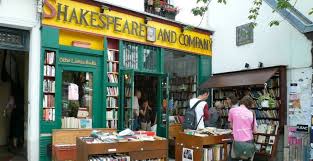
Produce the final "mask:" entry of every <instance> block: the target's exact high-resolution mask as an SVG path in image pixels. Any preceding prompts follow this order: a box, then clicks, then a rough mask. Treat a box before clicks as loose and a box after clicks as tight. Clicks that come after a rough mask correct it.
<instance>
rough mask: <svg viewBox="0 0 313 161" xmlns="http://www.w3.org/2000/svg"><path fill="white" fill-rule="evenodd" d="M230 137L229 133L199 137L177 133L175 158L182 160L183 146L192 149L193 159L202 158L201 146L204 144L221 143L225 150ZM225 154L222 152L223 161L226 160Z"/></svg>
mask: <svg viewBox="0 0 313 161" xmlns="http://www.w3.org/2000/svg"><path fill="white" fill-rule="evenodd" d="M231 138H232V136H231V135H219V136H206V137H200V136H194V135H187V134H185V133H179V134H178V136H177V138H176V146H175V147H176V148H175V160H176V161H182V151H183V148H188V149H193V157H194V158H193V160H194V161H201V160H202V159H203V146H205V145H214V144H223V148H224V151H227V142H228V141H229V140H231ZM227 155H228V153H224V158H225V161H226V160H227Z"/></svg>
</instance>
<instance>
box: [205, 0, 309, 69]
mask: <svg viewBox="0 0 313 161" xmlns="http://www.w3.org/2000/svg"><path fill="white" fill-rule="evenodd" d="M249 2H250V0H237V1H228V3H227V5H223V4H218V3H217V2H216V1H214V2H212V4H211V5H210V7H209V13H208V14H209V24H210V27H211V28H212V29H213V30H214V31H215V32H214V35H213V54H214V56H213V73H221V72H227V71H236V70H241V69H243V68H244V64H245V63H249V64H250V66H251V68H256V67H257V66H258V62H263V63H264V66H273V65H288V68H299V67H308V66H310V65H311V53H310V50H311V42H310V41H309V40H308V39H307V38H306V37H305V36H304V34H301V33H300V32H299V31H297V30H296V29H295V28H294V27H293V26H292V25H290V24H289V23H288V22H287V21H283V22H282V23H281V24H280V25H279V26H278V27H270V26H269V23H270V21H271V20H282V18H281V16H279V15H278V14H277V13H276V14H273V13H272V8H270V7H269V6H268V5H267V4H266V3H265V2H264V4H263V5H262V7H261V10H260V16H259V17H258V20H257V23H258V25H257V27H256V28H255V29H254V42H253V43H252V44H247V45H243V46H239V47H238V46H236V27H237V26H240V25H243V24H246V23H248V22H250V21H249V19H248V12H249V9H250V8H251V6H252V3H249Z"/></svg>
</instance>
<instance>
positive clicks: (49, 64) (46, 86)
mask: <svg viewBox="0 0 313 161" xmlns="http://www.w3.org/2000/svg"><path fill="white" fill-rule="evenodd" d="M55 57H56V52H55V51H50V50H45V52H44V70H43V76H44V77H43V98H42V99H43V101H42V110H43V111H42V120H43V121H45V122H54V121H55Z"/></svg>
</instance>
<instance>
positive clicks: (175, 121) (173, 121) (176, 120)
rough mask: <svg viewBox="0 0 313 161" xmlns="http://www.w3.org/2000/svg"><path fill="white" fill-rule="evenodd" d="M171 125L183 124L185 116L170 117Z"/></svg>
mask: <svg viewBox="0 0 313 161" xmlns="http://www.w3.org/2000/svg"><path fill="white" fill-rule="evenodd" d="M169 122H170V124H181V123H183V116H169Z"/></svg>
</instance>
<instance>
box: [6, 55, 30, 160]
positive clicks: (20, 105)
mask: <svg viewBox="0 0 313 161" xmlns="http://www.w3.org/2000/svg"><path fill="white" fill-rule="evenodd" d="M0 78H1V79H0V91H1V92H0V160H1V161H7V160H11V159H14V158H19V159H20V160H24V158H26V147H27V142H26V139H27V137H26V136H27V135H26V134H27V111H28V108H27V107H28V106H27V103H26V102H27V101H26V100H27V98H28V96H27V94H28V91H27V90H28V88H27V86H28V53H27V52H23V51H15V50H7V49H0Z"/></svg>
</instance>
